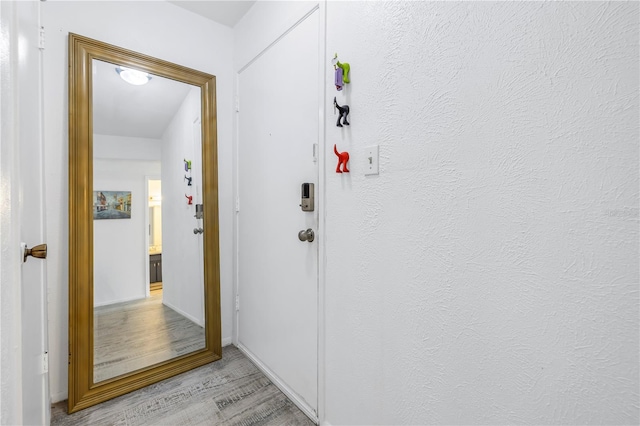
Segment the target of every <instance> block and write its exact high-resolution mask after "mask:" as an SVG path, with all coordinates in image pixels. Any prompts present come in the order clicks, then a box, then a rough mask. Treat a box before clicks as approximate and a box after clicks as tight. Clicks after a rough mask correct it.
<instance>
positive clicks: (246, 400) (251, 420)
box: [51, 346, 313, 426]
mask: <svg viewBox="0 0 640 426" xmlns="http://www.w3.org/2000/svg"><path fill="white" fill-rule="evenodd" d="M51 424H52V425H53V426H72V425H101V426H102V425H104V426H111V425H118V426H120V425H122V426H142V425H181V426H182V425H184V426H193V425H225V426H226V425H243V426H252V425H304V426H308V425H313V422H311V420H309V419H308V418H307V417H306V416H305V415H304V413H302V411H300V410H299V409H298V408H297V407H296V406H295V405H294V404H293V403H292V402H291V401H290V400H289V399H287V397H286V396H285V395H284V394H283V393H282V392H280V390H279V389H278V388H277V387H276V386H275V385H274V384H273V383H271V382H270V381H269V379H268V378H267V377H266V376H265V375H264V374H262V372H261V371H260V370H258V368H257V367H256V366H255V365H253V364H252V363H251V361H249V359H248V358H247V357H245V356H244V355H243V354H242V353H241V352H240V350H238V349H237V348H236V347H234V346H225V347H224V348H222V359H221V360H219V361H216V362H214V363H211V364H207V365H205V366H202V367H199V368H196V369H194V370H191V371H189V372H186V373H183V374H180V375H178V376H175V377H172V378H170V379H166V380H163V381H162V382H160V383H156V384H154V385H151V386H147V387H146V388H143V389H140V390H137V391H135V392H131V393H129V394H127V395H123V396H121V397H118V398H115V399H112V400H110V401H107V402H104V403H102V404H99V405H96V406H93V407H89V408H87V409H85V410H82V411H79V412H77V413H73V414H71V415H67V414H66V401H64V402H60V403H57V404H54V405H53V406H52V410H51Z"/></svg>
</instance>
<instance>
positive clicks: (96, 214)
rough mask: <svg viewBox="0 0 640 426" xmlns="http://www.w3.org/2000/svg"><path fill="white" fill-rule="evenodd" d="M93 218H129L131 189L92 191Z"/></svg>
mask: <svg viewBox="0 0 640 426" xmlns="http://www.w3.org/2000/svg"><path fill="white" fill-rule="evenodd" d="M93 219H94V220H98V219H131V191H93Z"/></svg>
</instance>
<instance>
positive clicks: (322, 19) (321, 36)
mask: <svg viewBox="0 0 640 426" xmlns="http://www.w3.org/2000/svg"><path fill="white" fill-rule="evenodd" d="M314 12H317V13H318V46H317V55H318V67H319V69H318V76H319V79H318V80H319V81H318V82H317V91H318V135H317V148H316V151H315V155H316V157H315V160H316V161H317V167H318V176H317V179H318V181H317V193H316V200H315V201H316V209H317V210H318V224H317V226H318V229H317V231H316V241H317V243H318V247H317V257H318V259H317V269H318V270H317V274H316V275H317V285H316V293H317V297H316V299H317V310H316V318H317V330H316V337H317V342H318V343H317V354H316V360H317V363H318V365H317V375H318V377H317V380H316V381H317V398H318V400H317V401H316V406H317V413H316V414H315V415H314V413H312V412H309V410H308V409H307V407H306V406H305V405H304V404H303V403H301V401H298V399H297V398H296V396H295V395H293V394H291V392H290V391H289V388H288V386H286V385H285V384H283V383H281V382H280V381H279V380H278V378H277V377H274V376H273V375H272V374H271V373H270V371H269V370H268V369H267V368H266V367H265V366H263V365H262V364H261V362H260V361H259V360H257V359H255V358H253V357H251V356H250V354H247V355H249V358H251V361H252V362H253V363H254V364H256V366H257V367H258V368H259V369H260V370H261V371H262V372H263V373H264V374H265V375H266V376H267V377H268V378H269V379H270V380H271V381H272V382H273V383H274V384H275V385H276V386H277V387H278V388H279V389H280V390H281V391H282V392H283V393H284V394H285V395H286V396H287V397H288V398H289V399H290V400H291V401H293V402H294V403H295V404H296V406H297V407H298V408H300V410H302V411H303V412H304V413H305V414H306V415H307V416H308V417H310V418H311V419H312V420H313V421H315V422H316V423H317V424H320V423H322V422H323V421H324V420H325V417H326V416H325V399H326V398H325V280H326V245H325V240H324V236H325V223H326V222H325V188H326V159H325V149H326V140H325V123H326V117H325V107H326V99H325V98H326V96H327V93H326V85H325V81H327V73H328V71H327V67H328V66H329V65H330V64H331V62H330V58H328V56H327V52H326V28H325V27H326V2H325V1H318V2H315V3H312V4H309V7H308V8H307V9H306V11H305V13H302V14H301V15H298V17H297V19H295V18H294V19H295V20H294V21H293V22H291V24H290V25H287V26H286V29H285V30H284V31H281V32H280V33H279V34H278V35H277V36H276V37H273V39H272V40H268V41H267V42H266V43H265V44H266V46H265V47H264V48H263V49H261V50H260V51H259V52H258V53H257V54H256V55H254V56H253V57H252V58H251V59H249V60H247V61H246V63H243V64H241V65H240V66H238V67H237V70H236V72H235V84H234V98H235V100H236V105H235V108H234V110H235V114H234V129H233V134H234V136H233V137H234V145H233V153H232V158H233V167H234V169H235V170H234V172H233V197H234V200H235V203H234V204H235V206H234V215H233V229H234V232H233V300H234V301H235V303H234V305H235V308H234V315H233V344H234V345H235V346H239V321H238V317H239V308H238V300H239V299H238V295H239V286H240V284H239V272H240V264H239V257H240V256H239V246H238V242H239V232H240V226H239V221H238V212H239V209H240V201H241V200H240V199H239V181H240V176H239V161H240V159H239V153H238V150H239V149H238V143H239V139H240V138H239V135H240V128H239V120H238V113H239V99H240V73H241V72H242V71H243V70H244V69H246V68H247V67H248V66H249V65H251V64H252V63H253V62H254V61H255V60H256V59H258V58H259V57H260V56H262V55H263V54H264V53H265V52H266V51H268V50H269V49H270V48H271V47H272V46H273V45H275V44H276V43H277V42H278V41H279V40H280V39H281V38H283V37H284V36H285V35H286V34H288V33H289V32H290V31H291V30H293V29H294V28H295V27H297V26H298V25H299V24H300V23H301V22H303V21H304V20H305V19H307V18H308V17H309V16H310V15H311V14H313V13H314ZM245 354H246V353H245Z"/></svg>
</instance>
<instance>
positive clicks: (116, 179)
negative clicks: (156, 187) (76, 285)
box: [93, 158, 160, 306]
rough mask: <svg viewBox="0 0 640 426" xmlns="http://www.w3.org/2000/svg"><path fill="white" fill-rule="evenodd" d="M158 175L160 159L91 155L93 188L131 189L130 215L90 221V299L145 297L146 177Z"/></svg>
mask: <svg viewBox="0 0 640 426" xmlns="http://www.w3.org/2000/svg"><path fill="white" fill-rule="evenodd" d="M158 174H160V162H159V161H139V160H104V159H97V158H94V161H93V176H94V177H93V187H94V190H95V191H130V192H131V218H130V219H105V220H94V221H93V257H94V265H93V275H94V278H93V301H94V306H102V305H109V304H112V303H119V302H126V301H129V300H135V299H142V298H144V297H146V289H147V287H148V285H149V283H148V282H147V279H146V264H147V263H148V262H149V256H148V251H149V248H148V246H147V245H146V243H145V242H146V239H145V236H146V234H145V232H146V229H147V227H146V226H145V213H146V211H147V209H148V208H149V203H148V201H147V198H146V197H145V194H146V191H145V185H146V181H145V177H146V176H149V175H155V176H157V175H158Z"/></svg>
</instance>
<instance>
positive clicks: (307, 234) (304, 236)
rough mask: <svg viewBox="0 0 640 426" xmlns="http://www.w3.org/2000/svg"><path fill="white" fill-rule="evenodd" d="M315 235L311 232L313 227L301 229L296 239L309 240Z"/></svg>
mask: <svg viewBox="0 0 640 426" xmlns="http://www.w3.org/2000/svg"><path fill="white" fill-rule="evenodd" d="M314 237H315V234H314V233H313V229H311V228H309V229H307V230H306V231H305V230H304V229H303V230H302V231H300V232H298V239H299V240H300V241H308V242H311V241H313V238H314Z"/></svg>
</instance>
